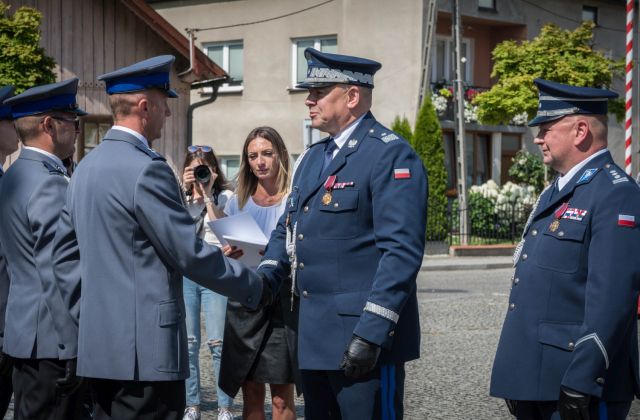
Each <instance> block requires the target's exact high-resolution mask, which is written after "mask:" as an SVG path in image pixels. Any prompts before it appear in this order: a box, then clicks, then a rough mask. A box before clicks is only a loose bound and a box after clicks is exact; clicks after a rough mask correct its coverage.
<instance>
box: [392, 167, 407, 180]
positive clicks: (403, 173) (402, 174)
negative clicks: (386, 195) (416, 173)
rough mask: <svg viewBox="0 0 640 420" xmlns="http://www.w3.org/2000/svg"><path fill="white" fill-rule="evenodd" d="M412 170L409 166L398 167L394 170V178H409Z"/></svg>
mask: <svg viewBox="0 0 640 420" xmlns="http://www.w3.org/2000/svg"><path fill="white" fill-rule="evenodd" d="M409 178H411V171H410V170H409V168H398V169H394V170H393V179H409Z"/></svg>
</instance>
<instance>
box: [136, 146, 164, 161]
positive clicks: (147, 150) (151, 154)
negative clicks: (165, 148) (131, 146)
mask: <svg viewBox="0 0 640 420" xmlns="http://www.w3.org/2000/svg"><path fill="white" fill-rule="evenodd" d="M136 148H137V149H138V150H141V151H142V152H144V154H146V155H147V156H149V157H150V158H151V159H153V160H164V161H166V160H167V159H166V158H165V157H164V156H162V155H161V154H160V153H158V152H156V151H155V150H152V149H150V148H148V147H146V146H145V145H143V144H136Z"/></svg>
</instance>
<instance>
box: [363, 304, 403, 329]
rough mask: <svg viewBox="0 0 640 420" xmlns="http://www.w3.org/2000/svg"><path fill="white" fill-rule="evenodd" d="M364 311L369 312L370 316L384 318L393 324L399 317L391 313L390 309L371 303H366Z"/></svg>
mask: <svg viewBox="0 0 640 420" xmlns="http://www.w3.org/2000/svg"><path fill="white" fill-rule="evenodd" d="M364 310H365V311H367V312H371V313H372V314H376V315H378V316H381V317H383V318H386V319H388V320H389V321H391V322H393V323H394V324H397V323H398V319H400V315H398V314H397V313H395V312H393V311H392V310H391V309H387V308H385V307H383V306H380V305H378V304H376V303H373V302H367V305H366V306H365V307H364Z"/></svg>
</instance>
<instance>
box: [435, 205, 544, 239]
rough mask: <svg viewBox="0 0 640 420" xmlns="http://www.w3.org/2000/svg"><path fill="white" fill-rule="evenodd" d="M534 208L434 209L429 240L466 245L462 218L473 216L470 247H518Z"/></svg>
mask: <svg viewBox="0 0 640 420" xmlns="http://www.w3.org/2000/svg"><path fill="white" fill-rule="evenodd" d="M531 208H532V206H531V205H523V204H521V203H505V204H502V205H498V206H486V205H474V204H473V203H470V204H469V206H468V208H467V209H458V208H457V206H456V203H455V202H454V203H453V204H450V205H449V206H448V208H447V209H446V210H438V209H435V208H432V207H430V208H429V209H428V213H427V241H441V242H446V243H448V244H449V245H459V244H461V243H463V241H462V239H463V238H462V234H461V232H460V217H461V216H462V215H464V214H465V213H468V216H469V226H470V229H469V233H468V234H467V243H468V244H469V245H490V244H509V243H510V244H515V243H517V242H518V241H520V237H521V235H522V231H523V230H524V227H525V224H526V222H527V218H528V217H529V213H530V212H531Z"/></svg>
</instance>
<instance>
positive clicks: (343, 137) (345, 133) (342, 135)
mask: <svg viewBox="0 0 640 420" xmlns="http://www.w3.org/2000/svg"><path fill="white" fill-rule="evenodd" d="M365 115H367V113H366V112H365V113H364V114H362V115H361V116H360V117H358V119H357V120H355V121H354V122H352V123H351V124H349V125H348V126H347V127H346V128H345V129H344V130H342V131H341V132H339V133H338V135H336V136H335V137H334V138H333V141H335V142H336V145H337V146H338V147H337V148H336V150H335V151H334V152H333V155H334V156H335V155H336V153H338V152H339V151H340V149H342V146H344V144H345V143H346V142H347V139H349V137H351V134H353V132H354V131H355V130H356V128H357V127H358V124H360V121H362V120H363V119H364V116H365Z"/></svg>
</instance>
